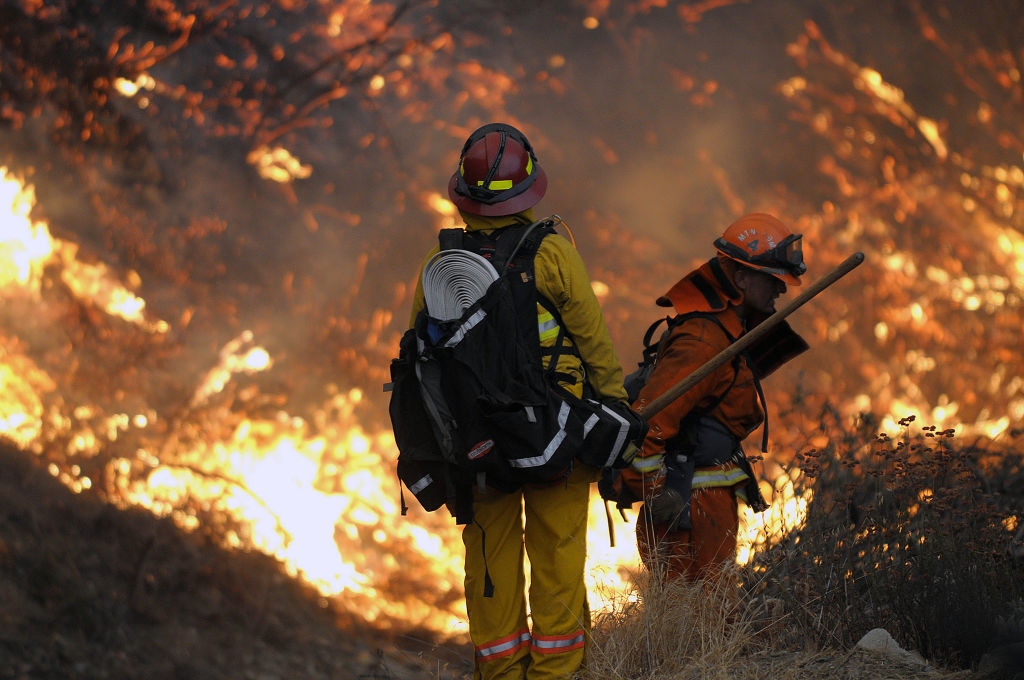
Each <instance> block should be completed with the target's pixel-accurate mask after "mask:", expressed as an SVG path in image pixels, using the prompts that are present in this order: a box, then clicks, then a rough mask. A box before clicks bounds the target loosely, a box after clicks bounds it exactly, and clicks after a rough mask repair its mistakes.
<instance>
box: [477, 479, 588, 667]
mask: <svg viewBox="0 0 1024 680" xmlns="http://www.w3.org/2000/svg"><path fill="white" fill-rule="evenodd" d="M596 475H597V473H596V471H595V470H594V469H593V468H588V467H586V466H582V465H579V464H577V467H576V468H575V469H574V470H573V471H572V473H571V474H570V475H569V478H568V480H566V481H564V482H559V483H556V484H553V485H530V486H528V487H526V488H524V489H523V491H522V492H521V493H512V494H503V493H500V492H497V491H494V490H490V489H489V490H488V491H487V492H485V493H478V494H477V496H476V498H475V499H474V504H473V510H474V514H475V521H474V522H471V523H470V524H467V525H466V526H465V528H464V529H463V532H462V542H463V544H464V545H465V547H466V608H467V611H468V613H469V634H470V637H471V638H472V640H473V645H474V647H475V659H474V670H473V677H474V680H498V679H500V680H525V679H527V678H528V679H529V680H542V679H543V680H554V679H555V678H568V677H569V676H571V675H572V674H573V673H574V672H575V671H576V670H578V669H579V668H580V667H581V666H582V664H583V660H584V654H585V645H586V642H587V636H588V635H589V633H590V609H589V607H588V605H587V588H586V584H585V583H584V580H583V572H584V567H585V562H586V557H587V508H588V504H589V500H590V484H591V482H593V481H595V479H596ZM524 506H525V512H524ZM524 519H525V525H524ZM524 545H525V547H526V554H527V555H528V556H529V558H530V577H531V578H530V592H529V601H530V618H531V619H532V626H531V625H530V624H529V623H528V620H527V614H526V596H525V590H526V575H525V573H524V564H523V546H524ZM485 573H489V574H490V578H491V581H492V582H493V584H494V594H493V596H492V597H484V582H485Z"/></svg>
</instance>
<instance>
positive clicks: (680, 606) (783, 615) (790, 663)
mask: <svg viewBox="0 0 1024 680" xmlns="http://www.w3.org/2000/svg"><path fill="white" fill-rule="evenodd" d="M741 575H742V574H741V570H736V571H733V572H732V573H730V574H728V576H727V577H724V578H722V579H719V580H717V581H713V582H702V583H690V582H686V581H683V580H676V581H672V582H669V583H663V582H661V580H660V579H652V578H651V577H650V575H649V574H646V573H645V574H642V575H640V576H639V577H638V578H637V581H636V582H635V587H634V590H633V591H632V592H631V593H628V594H626V595H624V596H622V597H621V598H620V599H619V600H617V601H615V602H614V603H613V605H612V607H611V609H610V610H609V611H607V612H603V613H601V614H600V615H598V616H597V617H596V619H595V621H594V628H593V633H592V640H591V646H590V649H589V652H588V656H587V667H586V668H585V669H584V670H583V671H582V672H581V673H580V675H579V676H578V680H690V679H694V680H696V679H698V678H699V679H701V680H736V679H743V678H749V679H750V680H761V679H762V678H766V677H770V678H772V680H807V679H815V678H821V679H822V680H825V679H828V680H833V679H837V678H850V679H853V678H891V679H893V680H912V679H914V678H930V679H932V680H940V679H942V680H953V679H954V678H967V677H972V676H971V675H970V673H969V672H967V671H960V672H952V671H944V670H940V669H938V668H935V667H934V666H931V665H926V666H922V665H920V664H913V663H907V662H905V661H901V660H899V659H897V658H894V657H891V656H886V655H882V654H878V653H875V652H869V651H866V650H862V649H858V648H856V647H854V648H851V649H843V648H841V647H822V648H818V647H817V646H815V645H814V644H813V641H811V640H808V639H806V638H801V637H800V635H801V633H800V630H799V626H798V625H797V623H796V622H795V621H794V619H793V617H792V616H791V615H790V614H788V613H787V612H786V611H785V610H784V609H783V608H782V603H781V602H780V601H779V600H775V599H763V598H757V599H746V598H744V597H741V595H740V593H741V580H742V579H741V578H740V576H741ZM747 576H749V574H748V575H747Z"/></svg>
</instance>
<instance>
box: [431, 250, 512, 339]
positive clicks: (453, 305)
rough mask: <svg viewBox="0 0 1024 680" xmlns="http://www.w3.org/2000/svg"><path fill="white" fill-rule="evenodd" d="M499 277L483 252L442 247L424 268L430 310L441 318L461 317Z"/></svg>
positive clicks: (443, 319)
mask: <svg viewBox="0 0 1024 680" xmlns="http://www.w3.org/2000/svg"><path fill="white" fill-rule="evenodd" d="M497 278H498V272H496V271H495V270H494V267H493V266H491V263H490V262H488V261H487V260H486V259H485V258H484V257H482V256H481V255H477V254H476V253H471V252H469V251H468V250H461V249H451V250H442V251H441V252H439V253H437V254H436V255H434V256H433V257H431V258H430V259H429V260H428V261H427V264H426V265H424V267H423V298H424V300H425V301H426V304H427V313H428V314H430V316H431V317H433V318H434V319H437V320H439V321H452V320H454V319H458V318H460V317H461V316H462V314H463V312H465V311H466V310H467V309H469V307H471V306H472V305H473V303H474V302H476V301H477V300H479V299H480V298H481V297H482V296H483V294H484V292H485V291H486V290H487V289H488V288H489V287H490V285H491V283H493V282H494V281H495V280H497Z"/></svg>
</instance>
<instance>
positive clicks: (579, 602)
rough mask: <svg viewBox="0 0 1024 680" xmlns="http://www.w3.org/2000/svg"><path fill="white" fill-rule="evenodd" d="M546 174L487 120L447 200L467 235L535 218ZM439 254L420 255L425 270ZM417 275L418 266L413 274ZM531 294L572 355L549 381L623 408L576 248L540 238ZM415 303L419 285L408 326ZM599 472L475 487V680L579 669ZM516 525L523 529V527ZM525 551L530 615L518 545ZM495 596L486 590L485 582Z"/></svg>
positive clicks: (562, 356) (513, 136) (514, 137)
mask: <svg viewBox="0 0 1024 680" xmlns="http://www.w3.org/2000/svg"><path fill="white" fill-rule="evenodd" d="M546 188H547V177H546V175H545V173H544V171H543V170H542V169H541V167H540V165H539V164H538V163H537V159H536V156H535V155H534V152H533V149H532V148H531V146H530V143H529V142H528V141H527V139H526V137H525V136H524V135H523V134H522V133H521V132H520V131H519V130H517V129H515V128H514V127H512V126H510V125H506V124H503V123H492V124H489V125H485V126H483V127H481V128H480V129H478V130H477V131H476V132H474V133H473V134H472V135H470V137H469V138H468V140H467V141H466V143H465V145H464V146H463V149H462V153H461V156H460V158H459V165H458V168H457V169H456V171H455V173H454V174H453V175H452V177H451V180H450V182H449V186H448V195H449V197H450V199H451V201H452V202H453V203H454V204H455V206H456V207H457V208H458V209H459V213H460V215H461V216H462V219H463V220H464V221H465V223H466V226H465V228H466V229H467V230H470V231H473V230H486V231H490V230H495V229H501V228H503V227H506V226H510V225H516V224H530V223H532V222H534V215H533V206H534V205H535V204H536V203H537V202H538V201H539V200H540V199H541V197H542V196H543V195H544V193H545V190H546ZM436 252H438V247H437V246H435V247H434V249H433V250H431V251H430V253H428V255H427V257H426V258H425V260H424V263H426V261H427V260H429V259H430V257H431V256H433V255H434V253H436ZM421 273H422V270H421ZM534 275H535V279H536V287H537V290H538V291H539V292H540V294H541V295H543V296H544V297H545V298H546V299H547V300H549V301H550V302H552V303H553V304H554V306H555V308H556V309H557V310H558V313H559V316H560V317H561V321H562V324H564V326H565V330H566V331H567V333H568V336H569V337H570V338H571V340H569V339H567V338H564V337H563V340H562V342H563V343H572V344H575V347H576V349H577V350H578V353H577V352H567V351H563V352H559V353H558V360H557V364H556V369H555V372H556V375H558V378H559V382H560V383H561V384H562V386H563V387H565V388H566V389H568V390H569V391H571V392H573V394H575V395H576V396H580V395H581V394H583V391H584V383H586V384H588V385H589V386H590V388H591V390H592V394H594V395H596V396H595V398H597V399H599V400H601V401H616V402H622V403H623V405H624V406H627V404H626V401H627V398H626V392H625V389H624V388H623V386H622V368H621V365H620V364H619V361H618V358H617V357H616V354H615V350H614V347H613V346H612V342H611V336H610V335H609V333H608V329H607V326H606V325H605V320H604V316H603V314H602V312H601V308H600V305H599V304H598V301H597V297H596V296H595V295H594V292H593V289H592V288H591V285H590V279H589V277H588V275H587V271H586V269H585V267H584V265H583V261H582V259H581V258H580V256H579V253H578V252H577V251H576V249H575V248H574V247H573V246H572V244H571V243H570V242H569V241H568V240H566V239H565V238H563V237H562V236H559V235H557V234H550V235H548V236H546V237H545V238H544V239H543V241H541V245H540V248H539V250H538V251H537V255H536V257H535V259H534ZM423 306H424V297H423V289H422V283H420V284H419V285H418V287H417V290H416V293H415V297H414V304H413V309H412V314H411V316H410V326H411V325H412V324H413V322H414V321H415V318H416V314H417V313H418V312H419V310H420V309H422V308H423ZM537 324H538V333H539V337H540V343H541V347H542V353H543V348H547V349H548V351H550V348H551V347H552V346H553V344H554V343H555V342H556V341H557V340H558V337H559V333H558V326H557V320H556V319H554V318H553V317H552V315H551V314H550V313H549V312H547V311H546V310H545V309H544V308H543V307H541V306H540V305H538V308H537ZM597 477H598V471H597V470H596V469H595V468H590V467H588V466H585V465H583V464H580V463H579V462H578V461H577V464H576V465H575V466H574V469H573V470H572V471H571V472H570V474H569V476H568V478H567V479H563V480H560V481H557V482H555V483H553V484H548V485H543V484H530V485H526V486H525V487H524V488H523V489H522V490H521V491H519V492H515V493H511V494H504V493H500V492H497V491H495V490H493V489H484V490H482V491H481V490H480V489H474V492H473V496H474V497H473V517H474V519H473V521H472V522H470V523H468V524H466V526H465V528H464V529H463V533H462V540H463V544H464V545H465V549H466V557H465V567H466V580H465V589H466V608H467V612H468V614H469V632H470V637H471V638H472V641H473V645H474V647H475V658H474V673H473V677H474V678H477V679H483V680H487V679H491V678H494V679H497V678H501V679H502V680H505V679H509V680H514V679H527V678H529V679H530V680H541V679H542V678H551V679H553V678H568V677H570V676H571V675H572V674H573V673H574V672H576V671H577V670H578V669H579V668H580V666H581V665H582V663H583V660H584V654H585V646H586V644H587V638H588V635H589V628H590V610H589V607H588V605H587V591H586V584H585V582H584V579H583V572H584V566H585V562H586V548H587V546H586V543H587V511H588V507H589V499H590V484H591V483H592V482H594V481H596V480H597ZM524 519H525V525H524ZM524 546H525V550H526V554H527V555H529V558H530V565H531V572H530V576H531V582H530V589H529V611H530V615H529V619H528V617H527V603H526V596H525V590H526V575H525V573H524V564H523V549H524ZM488 575H489V578H490V580H491V582H492V583H493V593H491V594H487V595H485V592H486V591H487V590H489V588H487V579H488Z"/></svg>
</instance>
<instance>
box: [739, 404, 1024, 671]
mask: <svg viewBox="0 0 1024 680" xmlns="http://www.w3.org/2000/svg"><path fill="white" fill-rule="evenodd" d="M820 416H821V423H822V425H821V430H820V432H821V433H825V434H826V435H827V437H828V443H827V444H825V445H824V446H823V447H821V448H812V447H805V448H804V449H803V450H801V451H800V452H798V453H797V455H796V457H795V459H794V461H793V463H794V465H796V466H799V469H800V470H801V471H802V475H801V476H799V477H798V483H797V485H796V492H797V493H798V494H803V493H805V492H807V491H810V493H812V494H813V497H812V500H811V501H810V503H809V504H808V506H807V515H806V522H805V523H804V524H803V525H802V526H801V527H800V528H799V529H796V530H794V531H792V532H791V533H781V534H779V535H776V536H773V537H772V538H771V540H772V542H773V544H772V545H771V546H770V547H769V548H767V549H765V550H763V551H761V552H759V553H758V554H757V555H756V557H755V559H754V560H753V561H752V563H751V564H750V565H748V570H749V571H748V574H747V576H746V577H745V582H746V589H747V592H748V593H749V594H750V596H751V597H754V598H762V601H765V602H777V603H780V604H781V607H782V610H784V611H785V612H786V614H785V617H784V618H785V619H786V620H788V623H790V624H793V627H792V628H789V629H788V630H789V633H790V634H792V633H793V632H798V634H799V636H800V637H804V636H806V638H808V639H812V640H815V641H816V642H817V643H818V644H820V645H823V646H832V645H835V646H841V647H850V646H852V645H855V644H856V643H857V641H858V640H859V639H860V638H861V637H862V636H863V635H864V634H865V633H867V632H868V631H870V630H871V629H873V628H879V627H881V628H885V629H886V630H888V631H889V632H890V633H891V634H892V635H893V636H894V637H895V638H896V639H897V640H901V641H902V642H903V644H905V645H907V646H909V647H911V648H914V649H916V650H918V651H919V652H920V653H921V654H923V655H924V656H925V657H926V658H928V659H931V660H933V661H935V662H937V663H940V664H946V665H947V667H953V668H957V667H959V668H971V667H977V665H978V663H979V661H980V660H981V659H982V657H983V656H984V655H985V654H986V653H989V652H991V651H992V650H993V649H996V648H999V647H1001V646H1004V645H1017V644H1019V643H1020V642H1021V641H1022V640H1024V563H1022V561H1021V560H1022V558H1024V543H1022V541H1021V537H1022V536H1024V524H1022V519H1024V518H1022V515H1021V507H1022V506H1021V502H1022V499H1024V469H1022V461H1021V458H1020V456H1019V454H1018V451H1019V447H1020V445H1021V441H1022V435H1024V431H1021V430H1014V431H1011V432H1008V433H1007V434H1006V436H1005V437H1003V438H1001V440H1000V441H999V442H998V443H994V442H992V441H991V440H987V439H984V438H976V439H973V440H966V441H965V438H964V437H960V438H958V437H956V436H955V435H954V432H953V430H952V429H949V430H938V428H936V427H935V426H930V425H923V426H918V423H917V422H916V421H917V418H916V416H914V415H910V416H907V417H905V418H903V419H902V420H901V421H900V422H899V425H900V426H901V431H900V433H899V434H898V435H896V436H893V437H890V436H888V435H886V434H884V433H881V434H879V433H878V432H877V429H876V428H877V426H878V423H877V420H876V419H875V418H873V417H871V416H870V414H863V415H862V417H861V418H860V419H859V420H858V421H857V422H856V423H855V424H854V427H844V426H843V423H842V422H840V421H839V420H838V419H837V418H836V414H835V413H834V411H832V410H831V409H828V408H826V409H824V410H823V411H822V412H821V414H820ZM1013 670H1014V672H1018V671H1019V670H1021V669H1020V668H1015V669H1013Z"/></svg>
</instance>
